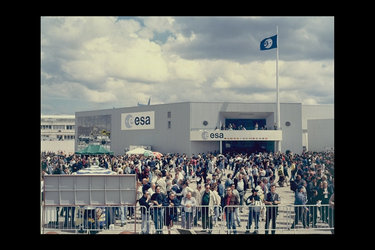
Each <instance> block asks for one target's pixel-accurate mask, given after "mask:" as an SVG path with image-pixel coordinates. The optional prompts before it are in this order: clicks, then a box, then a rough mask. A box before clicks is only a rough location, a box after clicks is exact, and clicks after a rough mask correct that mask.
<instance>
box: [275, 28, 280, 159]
mask: <svg viewBox="0 0 375 250" xmlns="http://www.w3.org/2000/svg"><path fill="white" fill-rule="evenodd" d="M276 39H277V40H276V44H277V47H276V124H277V130H279V129H280V99H279V46H280V45H279V27H278V26H277V25H276ZM276 151H280V152H281V141H277V149H276Z"/></svg>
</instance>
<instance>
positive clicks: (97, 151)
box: [75, 145, 113, 155]
mask: <svg viewBox="0 0 375 250" xmlns="http://www.w3.org/2000/svg"><path fill="white" fill-rule="evenodd" d="M75 153H76V154H81V155H103V154H110V155H113V151H109V150H107V149H105V148H104V147H102V146H100V145H89V146H87V147H86V148H84V149H82V150H81V151H77V152H75Z"/></svg>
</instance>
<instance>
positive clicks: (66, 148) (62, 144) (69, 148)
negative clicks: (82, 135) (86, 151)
mask: <svg viewBox="0 0 375 250" xmlns="http://www.w3.org/2000/svg"><path fill="white" fill-rule="evenodd" d="M74 144H75V141H74V140H67V141H41V142H40V147H41V151H42V152H43V151H46V152H48V151H50V152H55V153H57V152H58V151H63V152H65V153H66V154H70V153H74Z"/></svg>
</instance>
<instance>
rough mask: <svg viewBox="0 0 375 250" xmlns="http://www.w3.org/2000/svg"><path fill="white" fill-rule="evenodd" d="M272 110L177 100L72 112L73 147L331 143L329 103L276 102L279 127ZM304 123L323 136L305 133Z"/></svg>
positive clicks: (118, 149) (165, 149)
mask: <svg viewBox="0 0 375 250" xmlns="http://www.w3.org/2000/svg"><path fill="white" fill-rule="evenodd" d="M275 110H276V105H275V103H233V102H182V103H170V104H159V105H147V106H137V107H125V108H116V109H105V110H93V111H82V112H76V144H75V150H76V151H77V150H81V149H82V148H83V147H85V146H87V145H88V144H101V145H103V146H105V147H107V148H108V149H109V150H111V151H114V153H115V154H116V155H120V154H124V153H125V151H127V150H129V149H130V147H131V146H136V145H139V146H148V147H150V148H151V149H152V150H153V151H159V152H161V153H186V154H187V155H192V154H197V153H207V152H214V151H217V152H222V153H226V152H246V153H252V152H259V151H266V152H274V151H276V144H277V142H281V151H282V152H285V151H286V150H289V151H292V152H294V153H297V154H300V153H301V152H302V151H303V150H306V149H307V150H308V149H309V148H311V149H313V150H316V151H323V150H326V149H327V148H330V147H331V146H333V140H334V137H333V131H334V128H333V120H334V112H333V111H334V106H333V105H306V106H305V105H302V104H301V103H281V104H280V112H281V114H280V117H281V122H280V125H281V127H280V128H275V124H276V119H275V117H276V116H275ZM321 119H325V120H328V122H319V120H321ZM310 120H316V122H315V123H314V122H312V123H309V121H310ZM309 126H310V128H309ZM309 129H311V130H312V133H314V134H315V135H316V134H318V135H320V136H325V139H324V141H323V140H319V139H318V140H314V139H311V138H310V136H309ZM327 134H329V136H328V135H327Z"/></svg>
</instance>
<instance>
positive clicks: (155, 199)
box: [151, 186, 165, 234]
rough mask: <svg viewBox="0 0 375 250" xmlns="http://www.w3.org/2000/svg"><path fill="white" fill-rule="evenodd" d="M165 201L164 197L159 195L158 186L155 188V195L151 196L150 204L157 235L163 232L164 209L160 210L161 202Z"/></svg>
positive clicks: (161, 194)
mask: <svg viewBox="0 0 375 250" xmlns="http://www.w3.org/2000/svg"><path fill="white" fill-rule="evenodd" d="M164 200H165V195H164V194H163V193H161V191H160V186H156V187H155V193H154V194H153V195H152V196H151V202H152V205H153V207H152V210H151V211H152V212H153V215H154V225H155V230H156V233H157V234H161V233H162V231H163V213H164V209H163V208H162V206H163V202H164Z"/></svg>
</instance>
